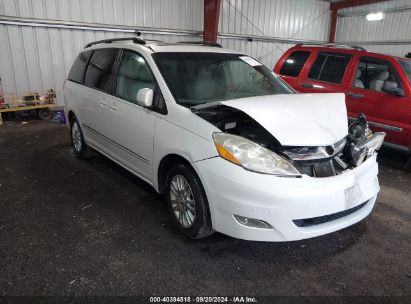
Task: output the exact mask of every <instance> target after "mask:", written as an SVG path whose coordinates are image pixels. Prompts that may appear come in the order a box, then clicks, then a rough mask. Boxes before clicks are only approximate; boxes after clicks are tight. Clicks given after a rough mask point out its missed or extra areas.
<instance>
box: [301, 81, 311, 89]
mask: <svg viewBox="0 0 411 304" xmlns="http://www.w3.org/2000/svg"><path fill="white" fill-rule="evenodd" d="M301 87H302V88H307V89H311V88H313V87H314V85H313V84H311V83H306V82H304V83H302V84H301Z"/></svg>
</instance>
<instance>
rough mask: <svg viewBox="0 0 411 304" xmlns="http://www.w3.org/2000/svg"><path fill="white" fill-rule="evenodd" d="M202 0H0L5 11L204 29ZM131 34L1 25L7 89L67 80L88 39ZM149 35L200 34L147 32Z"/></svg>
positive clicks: (0, 68) (0, 62) (56, 85)
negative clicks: (156, 33)
mask: <svg viewBox="0 0 411 304" xmlns="http://www.w3.org/2000/svg"><path fill="white" fill-rule="evenodd" d="M203 8H204V4H203V1H202V0H194V1H193V0H167V1H161V0H0V15H7V16H18V17H26V18H40V19H54V20H64V21H76V22H88V23H103V24H121V25H129V26H136V27H138V26H145V27H154V28H171V29H191V30H198V31H202V29H203V15H204V13H203ZM127 35H131V34H125V33H112V32H101V31H90V30H71V29H51V28H42V27H27V26H14V25H0V49H1V50H0V77H1V79H2V84H3V91H4V93H5V94H17V93H24V92H27V91H38V90H46V89H49V88H53V89H55V90H56V93H57V96H58V103H59V104H62V103H63V101H62V99H61V97H62V96H63V95H62V92H61V91H62V86H63V82H64V80H65V79H66V75H67V74H68V72H69V70H70V67H71V64H72V62H73V60H74V58H75V56H76V55H77V54H78V52H79V51H80V50H81V49H82V48H83V47H84V45H85V44H86V43H88V42H91V41H95V40H100V39H106V38H112V37H124V36H127ZM142 37H143V38H146V39H158V40H165V41H183V40H199V39H200V38H198V37H188V36H174V35H153V34H143V35H142Z"/></svg>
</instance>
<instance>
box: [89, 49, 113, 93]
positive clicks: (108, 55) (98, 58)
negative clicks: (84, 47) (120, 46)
mask: <svg viewBox="0 0 411 304" xmlns="http://www.w3.org/2000/svg"><path fill="white" fill-rule="evenodd" d="M117 53H118V50H117V49H101V50H95V51H94V52H93V56H92V57H91V59H90V63H89V65H88V67H87V71H86V78H85V80H84V84H85V85H86V86H88V87H91V88H96V89H99V90H102V91H105V92H109V90H110V82H111V75H112V73H113V65H114V61H115V60H116V56H117Z"/></svg>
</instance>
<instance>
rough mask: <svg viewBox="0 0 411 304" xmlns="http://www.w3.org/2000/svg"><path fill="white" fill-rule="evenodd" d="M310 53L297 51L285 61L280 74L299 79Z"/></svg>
mask: <svg viewBox="0 0 411 304" xmlns="http://www.w3.org/2000/svg"><path fill="white" fill-rule="evenodd" d="M308 57H310V52H307V51H295V52H292V53H291V55H290V56H288V58H287V59H286V60H285V61H284V64H283V66H282V67H281V70H280V74H281V75H285V76H291V77H297V76H298V74H300V71H301V69H302V68H303V66H304V64H305V62H306V61H307V59H308Z"/></svg>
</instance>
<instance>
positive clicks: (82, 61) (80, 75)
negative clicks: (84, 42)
mask: <svg viewBox="0 0 411 304" xmlns="http://www.w3.org/2000/svg"><path fill="white" fill-rule="evenodd" d="M92 52H93V51H92V50H90V51H86V52H83V53H80V55H78V57H77V58H76V60H74V63H73V66H72V67H71V70H70V73H69V74H68V77H67V79H68V80H71V81H74V82H77V83H83V80H84V72H85V71H86V66H87V62H88V60H89V58H90V56H91V53H92Z"/></svg>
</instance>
